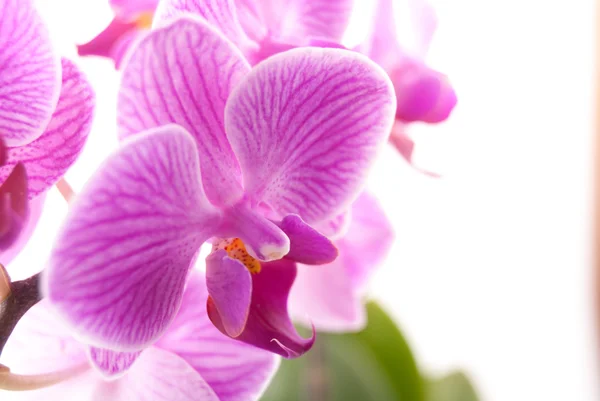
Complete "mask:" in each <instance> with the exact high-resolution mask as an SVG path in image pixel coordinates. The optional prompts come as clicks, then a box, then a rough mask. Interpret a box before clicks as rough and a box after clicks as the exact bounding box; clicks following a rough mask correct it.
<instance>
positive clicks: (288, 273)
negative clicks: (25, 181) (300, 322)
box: [207, 259, 315, 358]
mask: <svg viewBox="0 0 600 401" xmlns="http://www.w3.org/2000/svg"><path fill="white" fill-rule="evenodd" d="M295 277H296V264H295V263H294V262H292V261H290V260H285V259H283V260H277V261H274V262H268V263H262V269H261V272H260V273H258V274H253V275H252V303H251V306H250V314H249V316H248V321H247V323H246V327H245V328H244V331H243V332H242V334H240V335H239V336H237V337H235V339H236V340H239V341H242V342H245V343H247V344H251V345H254V346H256V347H259V348H262V349H265V350H267V351H271V352H274V353H276V354H279V355H281V356H283V357H285V358H296V357H299V356H301V355H302V354H304V353H305V352H306V351H308V350H309V349H310V348H311V347H312V345H313V344H314V341H315V333H314V332H313V335H312V336H311V337H310V338H302V337H301V336H300V335H299V334H298V333H297V332H296V329H295V328H294V325H293V324H292V322H291V320H290V317H289V315H288V310H287V301H288V294H289V291H290V288H291V286H292V283H293V282H294V279H295ZM207 310H208V316H209V318H210V320H211V321H212V322H213V323H214V325H215V326H216V327H217V328H218V329H219V330H220V331H221V332H222V333H224V334H226V331H225V328H224V326H223V321H222V319H221V316H220V314H219V311H218V310H217V308H216V306H215V304H214V301H213V300H212V299H211V298H209V299H208V303H207Z"/></svg>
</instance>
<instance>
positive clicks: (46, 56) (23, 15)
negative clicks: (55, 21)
mask: <svg viewBox="0 0 600 401" xmlns="http://www.w3.org/2000/svg"><path fill="white" fill-rule="evenodd" d="M0 15H1V16H2V23H0V132H1V135H2V138H3V139H4V141H5V142H6V144H7V145H8V146H21V145H26V144H28V143H30V142H31V141H33V140H35V139H37V138H38V137H39V136H40V135H42V133H43V132H44V130H45V129H46V125H47V124H48V122H49V121H50V118H51V117H52V113H53V111H54V108H55V107H56V102H57V101H58V96H59V93H60V61H59V60H58V58H57V57H56V55H55V54H54V52H53V49H52V45H51V42H50V37H49V34H48V30H47V28H46V26H45V25H44V23H43V21H42V19H41V18H40V16H39V15H38V13H37V11H36V10H35V7H34V5H33V1H32V0H4V1H2V2H0Z"/></svg>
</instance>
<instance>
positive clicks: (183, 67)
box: [118, 17, 250, 206]
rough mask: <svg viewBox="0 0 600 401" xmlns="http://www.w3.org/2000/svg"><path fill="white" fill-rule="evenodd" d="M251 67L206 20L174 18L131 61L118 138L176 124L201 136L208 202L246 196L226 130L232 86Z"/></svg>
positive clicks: (124, 81)
mask: <svg viewBox="0 0 600 401" xmlns="http://www.w3.org/2000/svg"><path fill="white" fill-rule="evenodd" d="M249 70H250V66H249V65H248V63H247V62H246V61H245V59H244V57H243V56H242V54H241V53H240V52H239V50H237V49H236V48H235V47H234V46H233V45H232V44H231V43H230V42H229V41H228V40H227V39H226V38H224V37H223V36H222V35H221V34H220V33H218V32H216V31H215V30H214V29H213V28H211V27H210V26H208V25H207V24H206V23H205V22H203V21H199V20H197V19H193V18H190V17H182V18H179V19H176V20H175V21H173V22H171V23H170V24H168V25H166V26H164V27H161V28H159V29H157V30H155V31H153V32H152V33H150V34H149V35H148V36H146V37H145V38H144V39H142V41H141V42H140V43H139V44H138V46H137V47H136V49H135V50H134V51H133V52H132V54H131V56H130V58H129V61H128V62H126V65H125V68H124V71H123V79H122V85H121V89H120V92H119V101H118V124H119V132H120V136H121V137H128V136H131V135H135V134H137V133H138V132H141V131H143V130H145V129H148V128H153V127H156V126H160V125H163V124H168V123H176V124H179V125H181V126H182V127H184V128H186V129H187V130H188V131H189V132H190V133H192V134H193V135H194V137H195V138H196V142H197V146H198V150H199V152H200V164H201V168H202V180H203V184H204V189H205V191H206V194H207V196H208V198H209V200H210V201H211V202H213V204H215V205H219V206H226V205H231V204H233V203H235V202H236V201H237V200H239V199H240V198H241V196H242V192H243V191H242V187H241V172H240V168H239V165H238V163H237V160H236V157H235V155H234V154H233V151H232V150H231V146H230V144H229V142H228V141H227V137H226V135H225V131H224V122H223V121H224V111H223V110H224V108H225V103H226V101H227V98H228V97H229V93H230V92H231V90H232V89H233V88H234V87H235V86H236V85H237V83H238V82H239V81H240V80H241V79H242V77H243V76H244V75H246V74H247V73H248V71H249Z"/></svg>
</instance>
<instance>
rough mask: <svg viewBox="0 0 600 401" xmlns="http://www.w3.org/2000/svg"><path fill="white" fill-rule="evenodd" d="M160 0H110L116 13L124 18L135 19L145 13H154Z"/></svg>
mask: <svg viewBox="0 0 600 401" xmlns="http://www.w3.org/2000/svg"><path fill="white" fill-rule="evenodd" d="M158 1H159V0H109V3H110V6H111V7H112V9H113V10H114V11H115V14H116V15H117V16H118V17H120V18H122V19H130V20H133V19H135V18H136V17H139V16H140V15H141V14H144V13H153V12H154V10H155V9H156V6H157V5H158Z"/></svg>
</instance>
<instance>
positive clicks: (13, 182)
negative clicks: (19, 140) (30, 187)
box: [0, 163, 29, 250]
mask: <svg viewBox="0 0 600 401" xmlns="http://www.w3.org/2000/svg"><path fill="white" fill-rule="evenodd" d="M28 217H29V204H28V202H27V173H26V172H25V167H24V166H23V164H22V163H17V165H16V166H15V167H14V168H13V170H12V172H11V173H10V175H9V176H8V178H7V179H6V181H4V182H3V183H2V184H1V185H0V250H4V249H8V248H9V247H10V246H12V245H13V244H14V242H15V241H16V240H17V239H18V238H19V236H20V234H21V230H22V229H23V226H24V225H25V221H26V220H27V218H28Z"/></svg>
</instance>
